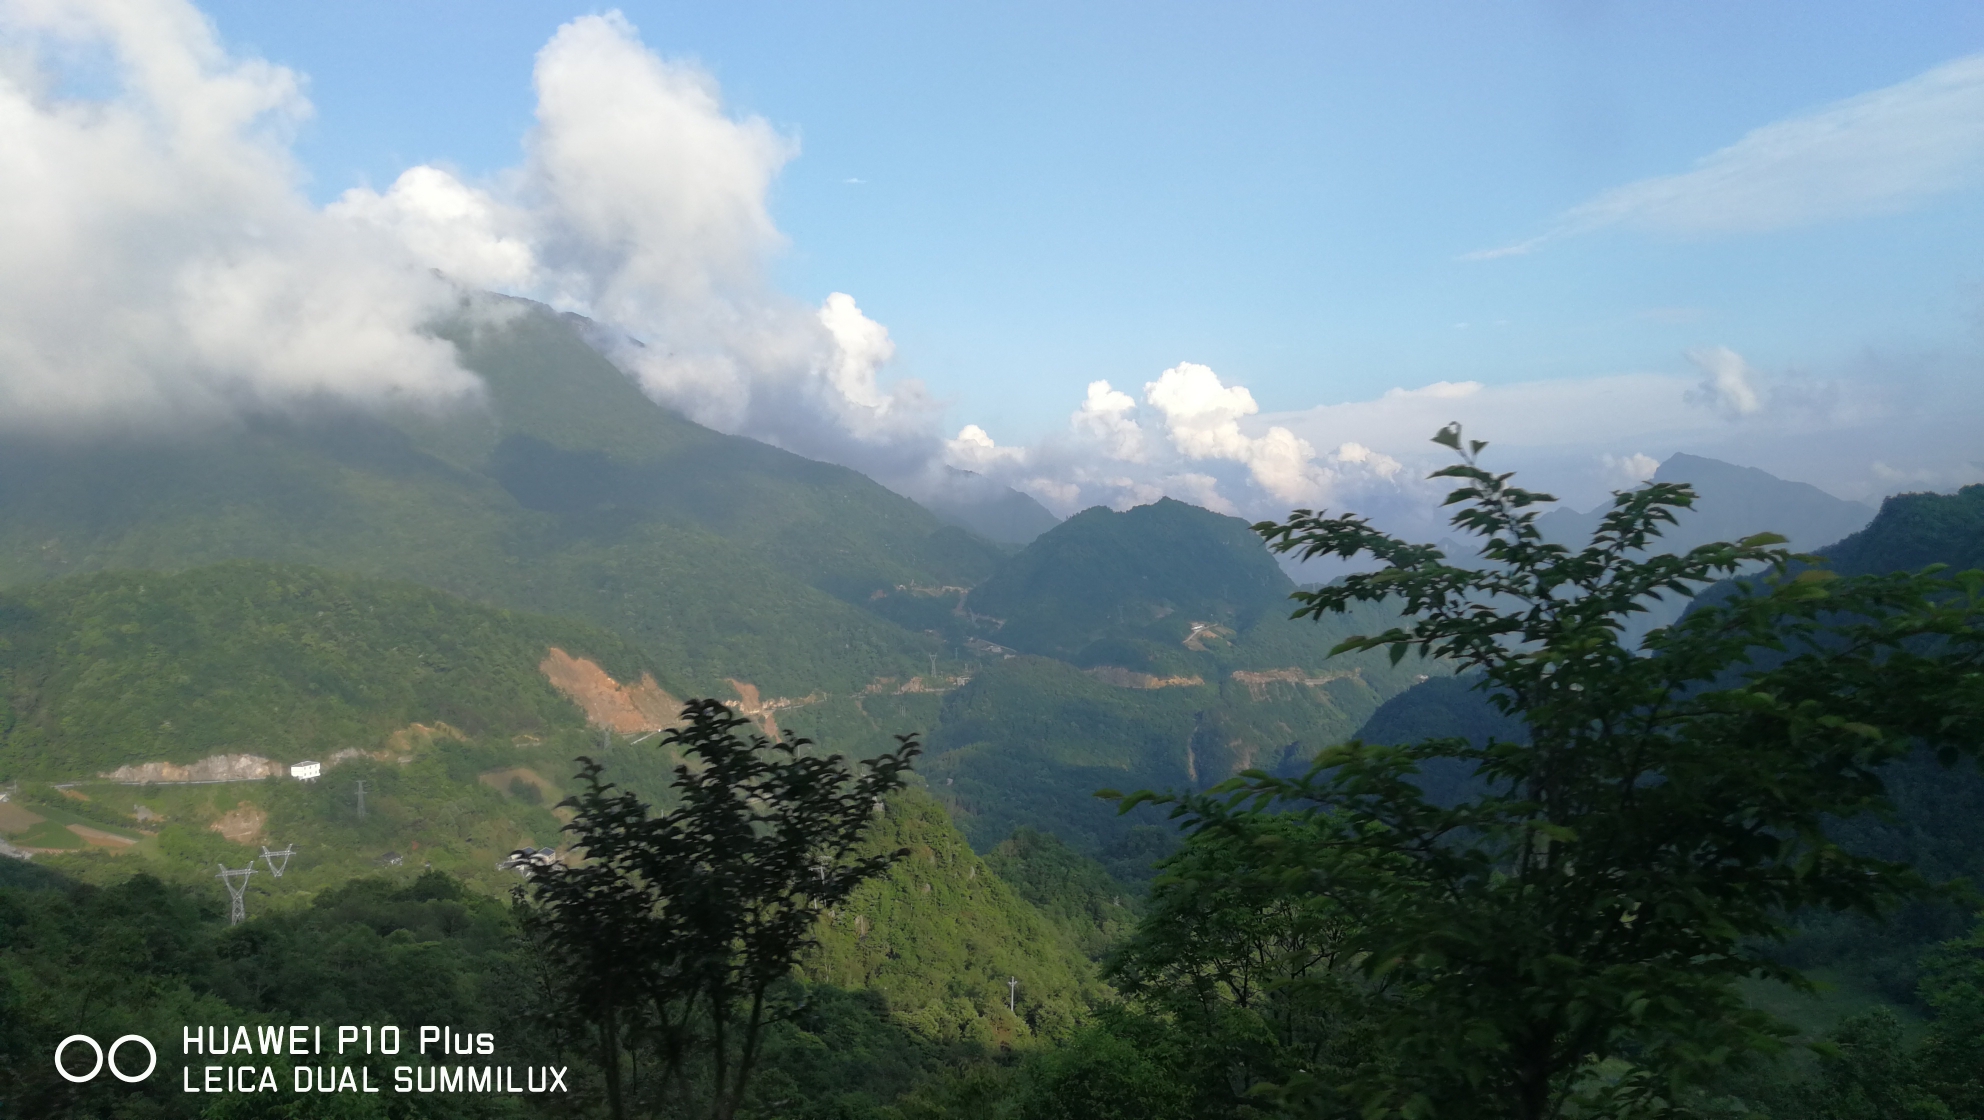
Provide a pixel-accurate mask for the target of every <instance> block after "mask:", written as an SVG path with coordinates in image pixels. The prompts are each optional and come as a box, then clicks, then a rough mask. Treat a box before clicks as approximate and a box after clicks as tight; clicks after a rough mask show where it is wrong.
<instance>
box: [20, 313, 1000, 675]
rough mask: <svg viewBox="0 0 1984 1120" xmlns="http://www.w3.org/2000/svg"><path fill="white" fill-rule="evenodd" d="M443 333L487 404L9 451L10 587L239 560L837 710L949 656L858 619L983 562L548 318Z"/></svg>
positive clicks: (30, 440) (853, 483) (981, 569)
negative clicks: (665, 399) (593, 638)
mask: <svg viewBox="0 0 1984 1120" xmlns="http://www.w3.org/2000/svg"><path fill="white" fill-rule="evenodd" d="M447 330H448V331H449V332H450V333H451V334H452V335H453V336H454V337H455V338H456V341H457V343H458V345H459V346H460V348H461V353H462V355H463V360H464V362H465V364H466V365H468V366H469V367H470V368H472V369H474V370H475V371H476V372H478V373H479V374H481V375H482V376H483V378H484V379H485V381H486V382H487V384H488V390H489V391H488V394H487V399H486V401H484V402H483V404H482V405H480V406H470V407H466V408H464V409H461V410H457V411H455V412H451V413H447V414H443V415H440V416H430V415H426V414H405V415H400V416H396V417H391V418H381V417H379V416H375V415H371V414H364V413H358V412H353V411H349V410H340V409H336V408H333V407H331V406H329V405H326V406H324V407H323V408H321V409H318V410H315V411H311V412H307V413H301V414H289V415H267V416H252V417H247V418H243V419H240V420H237V421H234V422H232V423H231V424H229V425H227V426H224V427H213V428H205V429H198V430H188V431H181V432H174V433H169V434H168V433H164V432H151V433H140V434H129V433H117V434H116V435H114V436H113V435H100V436H97V437H84V436H62V437H55V436H48V437H30V436H25V435H19V434H13V435H9V436H7V437H5V438H4V439H3V440H0V582H4V583H8V584H18V583H22V582H27V581H34V580H42V579H49V578H54V577H58V576H61V575H67V574H72V573H76V572H83V571H92V570H98V569H103V568H152V569H168V570H169V569H178V568H185V567H190V566H194V565H199V564H207V563H213V562H217V561H222V560H230V559H244V558H249V559H264V560H279V561H286V562H295V563H308V564H315V565H319V566H323V567H328V568H333V569H338V570H345V571H352V572H357V573H361V574H366V575H372V576H382V577H387V578H395V579H406V580H412V581H414V582H418V583H422V584H426V585H427V586H430V587H436V588H441V589H444V590H448V591H451V592H454V593H456V594H460V595H464V596H467V597H469V598H472V599H477V600H480V601H482V602H485V603H490V604H494V605H498V606H504V607H511V608H517V609H526V610H534V611H540V612H546V613H553V614H560V615H565V616H568V617H574V618H582V619H586V620H589V621H592V622H594V623H597V624H599V625H601V626H604V627H606V628H608V629H611V630H614V631H616V632H618V633H621V634H623V635H625V636H627V637H628V638H629V639H631V640H632V641H633V642H634V643H636V644H637V645H639V646H640V647H641V648H642V649H643V650H644V651H645V652H646V653H647V654H648V655H649V656H650V657H651V658H653V659H654V660H655V661H656V662H657V663H658V664H659V665H661V666H663V667H665V668H666V669H667V670H668V671H669V672H670V673H672V674H674V675H675V676H677V677H678V678H680V679H682V680H684V681H685V682H689V684H688V687H693V688H695V689H698V690H701V691H707V692H717V691H721V690H723V689H724V688H725V686H726V682H727V680H729V679H732V678H735V679H739V680H743V681H746V682H748V683H751V684H753V685H755V686H756V687H758V688H760V689H762V690H763V691H764V694H765V695H767V696H775V695H806V694H807V693H809V692H810V691H811V690H813V689H816V688H820V689H826V690H828V691H829V692H833V693H843V694H844V693H848V692H852V691H854V690H856V689H859V688H861V687H862V686H863V685H865V684H867V683H868V682H869V681H871V680H873V679H874V678H876V677H878V676H887V675H900V673H901V671H903V670H905V669H908V668H913V667H914V666H915V665H917V664H922V663H925V662H926V660H927V654H928V653H929V652H935V651H936V650H937V649H938V648H939V647H938V645H937V644H936V643H935V642H933V641H932V640H931V639H930V638H928V637H927V636H924V635H918V634H913V633H906V632H904V631H903V630H902V629H901V628H899V627H896V626H893V625H890V624H889V623H887V622H884V621H883V620H881V619H879V618H877V617H876V616H875V615H873V614H872V613H870V612H868V611H866V610H863V609H862V606H861V604H865V603H866V602H868V601H869V598H870V597H871V596H873V595H874V594H875V593H876V592H884V593H887V592H889V591H891V590H893V589H894V588H895V587H896V586H897V585H898V584H904V585H907V584H911V583H921V584H931V585H942V584H969V583H972V582H976V581H977V580H978V579H981V578H983V577H984V576H985V575H987V574H989V573H990V571H991V570H992V567H993V565H994V564H995V563H996V562H997V560H998V558H999V552H998V550H997V549H996V548H994V547H993V546H991V545H990V544H988V543H987V542H984V541H982V540H979V539H977V538H975V537H972V536H971V535H970V534H968V533H966V532H964V531H962V530H960V529H957V528H955V527H952V526H948V525H945V524H943V523H942V522H940V521H939V520H938V519H937V518H936V516H935V515H933V514H931V513H930V512H929V511H927V510H925V509H923V508H922V507H920V506H917V505H916V504H915V503H913V502H911V501H909V500H908V499H905V498H902V497H900V496H899V495H896V494H894V493H892V492H890V491H888V490H886V489H884V488H883V487H881V486H878V485H876V484H875V483H873V482H871V481H869V480H868V479H866V478H864V477H862V476H861V475H859V474H857V473H855V472H853V471H850V470H847V469H845V468H841V467H835V466H830V465H828V464H823V463H817V462H813V461H811V460H807V459H803V458H801V457H799V456H796V455H792V454H789V453H786V452H783V451H779V450H777V449H776V448H772V447H768V446H766V445H763V444H760V443H756V442H754V441H751V440H747V439H742V438H738V437H730V436H724V435H720V434H718V433H716V432H713V431H710V430H708V429H706V428H702V427H699V426H697V425H695V424H692V423H690V422H689V421H687V420H685V419H683V418H681V417H679V416H677V415H675V414H673V413H671V412H669V411H668V410H666V409H663V408H661V407H660V406H658V405H655V404H654V403H653V402H651V401H649V400H648V399H647V398H646V397H645V396H643V395H642V394H641V393H640V392H639V391H638V390H637V389H636V388H635V387H634V386H633V384H632V383H631V382H630V381H628V379H627V378H626V377H625V376H624V375H622V374H621V373H620V372H619V371H618V370H616V369H614V368H613V367H612V366H611V365H610V364H608V363H607V362H606V361H605V360H604V359H602V358H600V357H599V356H598V355H597V354H596V353H594V352H593V351H592V350H591V348H590V347H588V346H586V344H585V343H584V342H583V340H582V339H580V338H579V337H578V335H577V334H576V333H575V332H574V330H573V328H572V326H571V325H570V324H569V323H567V322H565V321H563V320H561V319H560V318H559V317H558V316H556V315H554V314H553V313H551V312H550V311H549V310H547V309H545V308H542V307H539V306H536V305H532V304H525V303H522V302H521V301H502V300H496V299H494V297H478V298H477V300H475V301H473V302H472V303H471V304H470V305H468V306H467V307H465V309H464V312H463V316H462V318H461V320H460V321H458V322H457V323H456V324H454V325H453V326H452V327H449V328H447Z"/></svg>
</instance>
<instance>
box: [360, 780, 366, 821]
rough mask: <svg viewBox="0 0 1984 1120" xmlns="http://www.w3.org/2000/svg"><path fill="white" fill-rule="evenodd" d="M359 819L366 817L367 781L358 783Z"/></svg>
mask: <svg viewBox="0 0 1984 1120" xmlns="http://www.w3.org/2000/svg"><path fill="white" fill-rule="evenodd" d="M358 819H359V820H361V821H362V820H364V819H365V783H364V782H363V781H361V782H359V783H358Z"/></svg>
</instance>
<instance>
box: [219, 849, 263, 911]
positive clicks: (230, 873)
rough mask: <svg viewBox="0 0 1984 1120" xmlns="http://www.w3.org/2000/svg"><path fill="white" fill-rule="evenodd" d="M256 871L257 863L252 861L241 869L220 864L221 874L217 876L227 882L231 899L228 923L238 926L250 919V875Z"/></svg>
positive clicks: (228, 894)
mask: <svg viewBox="0 0 1984 1120" xmlns="http://www.w3.org/2000/svg"><path fill="white" fill-rule="evenodd" d="M254 873H255V865H254V863H252V862H251V863H249V864H248V866H246V867H243V868H239V869H236V868H231V867H229V866H228V865H226V864H224V863H223V864H221V865H220V874H219V875H218V876H215V877H216V878H218V879H219V880H220V881H221V882H223V883H226V884H227V896H228V899H229V905H228V909H227V923H228V924H229V925H234V926H238V925H240V924H241V923H242V922H245V921H247V920H248V903H247V894H248V876H250V875H253V874H254Z"/></svg>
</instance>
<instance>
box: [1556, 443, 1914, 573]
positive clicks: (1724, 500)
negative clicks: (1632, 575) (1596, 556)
mask: <svg viewBox="0 0 1984 1120" xmlns="http://www.w3.org/2000/svg"><path fill="white" fill-rule="evenodd" d="M1653 481H1655V482H1685V483H1688V484H1689V485H1691V486H1693V487H1694V489H1695V493H1696V495H1697V498H1696V501H1695V508H1694V509H1693V510H1691V511H1683V512H1682V513H1680V514H1678V515H1677V523H1676V524H1674V525H1671V526H1668V527H1667V532H1666V533H1665V535H1663V536H1662V537H1661V538H1660V547H1661V548H1663V549H1666V550H1670V551H1674V552H1682V551H1686V550H1687V549H1690V548H1694V547H1695V546H1696V545H1702V544H1707V543H1709V542H1710V541H1720V540H1737V539H1739V538H1741V537H1747V536H1750V535H1751V534H1754V533H1763V532H1772V533H1779V534H1782V535H1783V536H1784V537H1786V538H1787V539H1789V541H1790V542H1791V543H1790V547H1791V548H1792V549H1793V550H1794V551H1810V550H1812V549H1815V548H1819V547H1822V546H1824V545H1829V544H1832V543H1833V542H1835V541H1838V540H1840V539H1842V538H1844V537H1846V536H1848V535H1849V534H1852V533H1855V532H1858V531H1859V530H1860V529H1862V528H1864V527H1866V525H1867V523H1868V522H1870V521H1872V520H1873V519H1874V513H1875V511H1874V508H1873V507H1872V506H1869V505H1866V504H1865V503H1862V502H1849V501H1847V500H1846V499H1844V498H1835V497H1833V496H1832V495H1831V494H1828V493H1826V492H1825V491H1823V490H1821V489H1819V488H1818V487H1816V486H1813V485H1811V484H1810V483H1805V482H1791V481H1788V480H1786V479H1782V478H1778V477H1777V476H1776V475H1773V474H1770V473H1769V472H1767V471H1762V470H1758V469H1757V468H1756V467H1739V466H1737V465H1735V464H1733V463H1725V462H1723V461H1721V460H1720V459H1708V458H1704V457H1702V456H1700V455H1689V454H1687V453H1686V452H1679V453H1676V454H1674V455H1670V456H1669V457H1668V458H1667V460H1666V461H1665V462H1663V463H1661V464H1660V467H1659V469H1657V470H1655V471H1654V472H1653ZM1610 508H1611V507H1610V505H1609V503H1608V504H1605V505H1600V506H1598V507H1597V508H1595V509H1592V510H1590V511H1587V512H1583V513H1580V512H1578V511H1576V510H1571V509H1565V508H1562V507H1559V508H1557V509H1554V510H1551V511H1550V512H1549V513H1546V514H1544V515H1543V516H1541V517H1539V518H1537V519H1536V525H1537V528H1538V529H1540V530H1542V532H1543V535H1544V537H1545V539H1547V540H1550V541H1553V542H1556V543H1558V544H1567V545H1582V544H1583V543H1584V542H1585V541H1587V540H1589V539H1590V538H1591V534H1592V532H1593V530H1595V529H1597V527H1598V523H1599V521H1600V520H1601V519H1602V518H1603V517H1604V515H1605V512H1606V511H1607V510H1608V509H1610Z"/></svg>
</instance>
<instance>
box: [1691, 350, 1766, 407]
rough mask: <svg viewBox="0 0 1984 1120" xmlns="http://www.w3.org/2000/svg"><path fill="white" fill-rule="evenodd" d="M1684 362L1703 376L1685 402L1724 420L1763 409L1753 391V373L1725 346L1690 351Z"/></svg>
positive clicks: (1761, 400) (1756, 393)
mask: <svg viewBox="0 0 1984 1120" xmlns="http://www.w3.org/2000/svg"><path fill="white" fill-rule="evenodd" d="M1688 360H1689V361H1691V362H1693V363H1695V365H1696V366H1697V367H1698V368H1700V369H1701V371H1702V373H1703V375H1704V376H1703V377H1702V381H1701V384H1699V385H1697V386H1695V387H1694V388H1693V389H1691V390H1689V391H1688V397H1687V399H1688V402H1689V403H1690V404H1699V405H1703V406H1706V407H1708V408H1713V409H1715V410H1716V411H1718V412H1720V413H1722V414H1723V415H1724V416H1729V417H1732V418H1734V417H1738V416H1749V415H1751V414H1752V413H1754V412H1756V411H1757V410H1758V409H1760V408H1762V407H1763V406H1764V402H1763V396H1762V395H1761V394H1760V393H1759V392H1758V391H1757V386H1756V379H1757V372H1756V371H1755V370H1754V369H1751V368H1750V363H1748V362H1746V361H1744V360H1743V356H1742V355H1741V354H1738V353H1737V352H1736V351H1734V350H1731V349H1730V348H1729V347H1727V346H1709V347H1704V348H1703V349H1700V350H1690V351H1689V352H1688Z"/></svg>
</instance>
